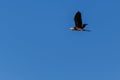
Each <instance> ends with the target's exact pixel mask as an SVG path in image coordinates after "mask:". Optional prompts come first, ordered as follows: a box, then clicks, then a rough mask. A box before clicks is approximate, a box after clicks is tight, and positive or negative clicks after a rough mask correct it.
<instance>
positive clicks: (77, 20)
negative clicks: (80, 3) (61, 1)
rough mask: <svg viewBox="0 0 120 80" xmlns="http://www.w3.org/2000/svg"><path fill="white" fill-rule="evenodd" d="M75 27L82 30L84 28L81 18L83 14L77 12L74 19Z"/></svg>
mask: <svg viewBox="0 0 120 80" xmlns="http://www.w3.org/2000/svg"><path fill="white" fill-rule="evenodd" d="M74 21H75V26H76V27H79V28H81V27H82V18H81V12H79V11H78V12H77V13H76V14H75V17H74Z"/></svg>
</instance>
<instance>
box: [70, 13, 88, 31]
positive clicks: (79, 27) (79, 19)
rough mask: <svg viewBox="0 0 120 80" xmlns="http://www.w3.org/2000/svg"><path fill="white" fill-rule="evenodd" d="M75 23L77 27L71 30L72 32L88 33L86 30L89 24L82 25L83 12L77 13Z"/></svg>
mask: <svg viewBox="0 0 120 80" xmlns="http://www.w3.org/2000/svg"><path fill="white" fill-rule="evenodd" d="M74 21H75V27H72V28H70V29H71V30H72V31H74V30H76V31H87V30H85V29H84V28H85V27H86V25H87V24H83V23H82V17H81V12H79V11H78V12H77V13H76V14H75V17H74Z"/></svg>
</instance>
